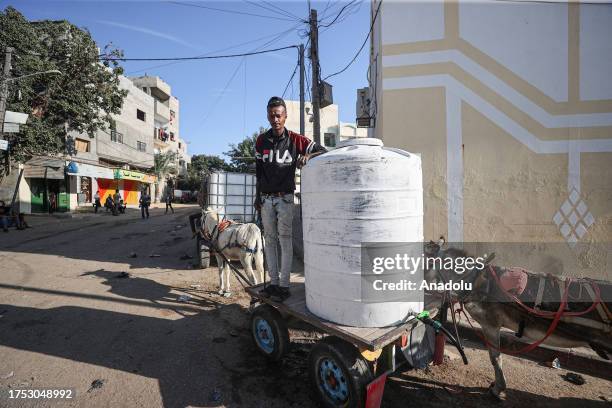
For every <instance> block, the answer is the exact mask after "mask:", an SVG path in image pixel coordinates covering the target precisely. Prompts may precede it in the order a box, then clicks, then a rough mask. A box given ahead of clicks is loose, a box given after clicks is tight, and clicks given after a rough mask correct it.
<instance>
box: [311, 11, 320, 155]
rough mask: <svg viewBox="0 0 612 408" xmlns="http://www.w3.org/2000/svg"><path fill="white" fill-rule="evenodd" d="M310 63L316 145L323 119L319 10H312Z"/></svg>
mask: <svg viewBox="0 0 612 408" xmlns="http://www.w3.org/2000/svg"><path fill="white" fill-rule="evenodd" d="M310 62H311V63H312V114H313V123H312V126H313V132H312V136H313V139H314V141H315V143H318V144H320V143H321V117H320V111H319V110H320V108H319V106H320V97H319V89H320V87H319V27H318V23H317V10H315V9H312V10H310Z"/></svg>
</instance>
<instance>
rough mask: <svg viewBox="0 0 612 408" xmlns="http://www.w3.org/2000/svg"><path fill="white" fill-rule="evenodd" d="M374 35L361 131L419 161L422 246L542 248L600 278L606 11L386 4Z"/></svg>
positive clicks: (607, 108) (610, 201) (605, 186)
mask: <svg viewBox="0 0 612 408" xmlns="http://www.w3.org/2000/svg"><path fill="white" fill-rule="evenodd" d="M502 3H503V4H502ZM591 7H596V8H591ZM377 8H378V3H377V2H373V3H372V15H374V14H375V13H376V10H377ZM374 27H375V29H374V35H373V38H372V44H371V45H372V47H371V70H372V71H373V72H372V81H373V82H375V83H372V84H370V89H372V90H373V89H376V90H377V91H376V95H374V99H375V102H374V103H375V105H376V106H377V108H378V109H377V118H376V130H375V134H376V136H377V137H379V138H382V139H383V141H384V143H385V145H386V146H391V147H399V148H402V149H405V150H407V151H410V152H415V153H420V154H421V155H422V163H423V178H424V179H423V182H424V184H423V188H424V221H425V225H424V234H425V238H426V239H435V238H437V237H438V236H440V235H444V236H446V237H448V239H449V240H451V241H469V242H479V241H483V242H528V243H536V242H540V243H544V242H553V243H554V242H556V243H560V244H564V245H565V248H566V250H567V251H566V252H568V253H569V254H570V255H571V256H574V257H575V258H577V259H578V258H581V257H583V258H584V257H588V256H592V257H594V258H597V259H599V260H600V261H601V260H602V259H604V260H605V259H607V260H608V261H607V262H603V261H602V262H600V261H598V262H595V263H593V262H591V263H589V262H582V265H583V266H584V268H578V269H576V270H565V271H563V273H564V274H572V275H580V276H582V275H588V276H592V277H597V278H605V279H607V280H612V273H611V271H610V259H612V247H611V244H610V243H612V86H610V82H612V81H610V79H609V73H610V71H609V68H610V67H612V42H611V41H610V38H612V4H609V5H597V6H592V5H589V4H581V5H578V4H575V3H574V4H567V3H549V4H542V3H531V2H530V3H521V4H518V3H506V2H496V3H491V2H478V3H475V2H470V3H463V2H459V3H458V2H438V3H435V2H426V3H416V2H389V3H384V4H383V5H382V6H381V8H380V10H379V15H378V17H377V19H376V23H375V26H374ZM417 31H418V32H417ZM600 71H602V72H600ZM604 71H605V72H604ZM586 72H588V74H589V75H585V73H586ZM606 72H607V73H606ZM604 78H607V79H605V81H604ZM594 81H595V83H594ZM597 81H599V82H601V84H600V86H598V84H597ZM585 243H599V244H601V246H600V249H599V251H600V252H601V251H603V252H602V253H599V254H597V255H593V254H585V253H582V252H580V251H583V252H584V249H581V248H584V246H583V244H585ZM602 248H603V249H602ZM585 259H586V258H585ZM585 265H586V266H585Z"/></svg>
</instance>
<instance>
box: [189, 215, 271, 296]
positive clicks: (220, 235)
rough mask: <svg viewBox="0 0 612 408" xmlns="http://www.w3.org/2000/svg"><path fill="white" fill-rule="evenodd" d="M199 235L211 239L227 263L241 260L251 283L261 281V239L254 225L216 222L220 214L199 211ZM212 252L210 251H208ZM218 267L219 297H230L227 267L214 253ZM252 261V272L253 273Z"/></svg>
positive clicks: (228, 267)
mask: <svg viewBox="0 0 612 408" xmlns="http://www.w3.org/2000/svg"><path fill="white" fill-rule="evenodd" d="M201 225H202V234H203V236H204V238H205V239H208V240H210V241H211V242H212V243H213V244H214V246H215V248H216V249H217V250H219V251H221V252H222V253H223V255H225V258H226V259H228V260H230V261H237V260H240V263H241V264H242V266H243V267H244V270H245V271H246V273H247V277H249V278H250V280H251V283H252V284H255V285H256V284H258V283H259V282H263V280H264V258H263V246H264V244H263V237H262V235H261V230H260V229H259V227H258V226H257V225H255V224H253V223H248V224H241V223H237V222H233V221H223V222H219V214H218V212H217V211H216V210H214V209H212V208H210V207H209V208H207V209H206V210H205V211H202V224H201ZM211 249H212V248H211ZM215 257H216V258H217V265H218V266H219V292H218V293H219V295H223V296H225V297H229V296H231V292H230V279H229V274H230V265H228V264H227V263H226V262H225V260H224V258H223V257H222V256H221V255H220V254H219V253H216V252H215ZM253 260H254V261H255V269H256V270H257V272H258V274H259V278H260V279H259V281H258V279H257V275H256V274H255V272H254V271H253V266H252V265H253Z"/></svg>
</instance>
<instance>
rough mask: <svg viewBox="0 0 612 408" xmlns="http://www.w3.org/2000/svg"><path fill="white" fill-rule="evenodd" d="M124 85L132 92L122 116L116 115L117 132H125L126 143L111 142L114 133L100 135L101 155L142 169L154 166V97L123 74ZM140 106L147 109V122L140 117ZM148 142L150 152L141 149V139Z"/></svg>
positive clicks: (102, 132)
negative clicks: (138, 143) (139, 144)
mask: <svg viewBox="0 0 612 408" xmlns="http://www.w3.org/2000/svg"><path fill="white" fill-rule="evenodd" d="M120 86H121V88H122V89H127V90H128V91H129V93H128V95H127V96H126V97H125V99H124V101H123V107H122V109H121V114H120V115H113V119H115V121H116V122H117V132H120V133H123V143H118V142H113V141H111V135H110V132H107V131H99V132H98V133H97V134H96V138H95V141H96V143H97V153H98V156H99V157H100V158H106V159H111V160H115V161H121V162H127V163H129V164H130V165H132V166H135V167H138V168H150V167H152V166H153V148H154V146H153V129H154V124H153V121H154V103H153V102H154V99H153V97H151V96H149V95H147V94H146V93H144V92H143V91H142V90H140V89H138V88H137V87H136V86H135V85H134V84H133V83H132V81H130V80H129V79H128V78H125V77H121V83H120ZM137 109H139V110H141V111H143V112H145V116H146V117H145V119H146V120H145V121H144V122H143V121H141V120H140V119H138V118H137V117H136V111H137ZM139 141H140V142H144V143H146V151H145V152H140V151H138V150H137V142H139Z"/></svg>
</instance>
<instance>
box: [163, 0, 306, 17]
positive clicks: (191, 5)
mask: <svg viewBox="0 0 612 408" xmlns="http://www.w3.org/2000/svg"><path fill="white" fill-rule="evenodd" d="M168 3H171V4H176V5H179V6H187V7H196V8H201V9H206V10H213V11H220V12H223V13H230V14H242V15H245V16H252V17H261V18H268V19H272V20H282V21H294V19H290V18H282V17H275V16H265V15H262V14H254V13H247V12H245V11H236V10H227V9H220V8H216V7H210V6H204V5H201V4H192V3H183V2H179V1H169V2H168Z"/></svg>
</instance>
